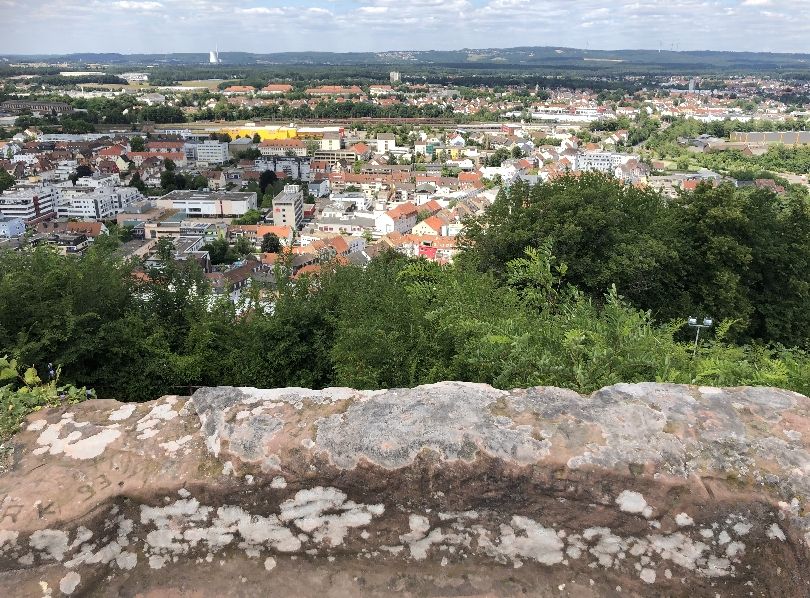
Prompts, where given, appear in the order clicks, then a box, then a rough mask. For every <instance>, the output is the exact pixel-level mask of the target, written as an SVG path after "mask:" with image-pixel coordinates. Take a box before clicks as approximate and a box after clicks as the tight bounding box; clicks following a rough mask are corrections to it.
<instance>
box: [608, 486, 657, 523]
mask: <svg viewBox="0 0 810 598" xmlns="http://www.w3.org/2000/svg"><path fill="white" fill-rule="evenodd" d="M616 504H617V505H619V509H620V510H621V511H624V512H625V513H638V514H639V515H643V516H644V517H647V518H649V517H651V516H652V507H650V506H649V505H648V504H647V501H646V500H644V496H643V495H642V494H641V493H640V492H634V491H632V490H622V492H621V494H619V496H617V497H616Z"/></svg>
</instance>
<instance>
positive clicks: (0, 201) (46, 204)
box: [0, 186, 61, 224]
mask: <svg viewBox="0 0 810 598" xmlns="http://www.w3.org/2000/svg"><path fill="white" fill-rule="evenodd" d="M60 199H61V193H60V190H59V188H58V187H45V186H43V187H18V188H16V189H14V190H11V191H6V192H5V193H3V194H0V215H2V216H10V217H14V218H21V219H22V220H23V221H24V222H25V223H26V224H33V223H37V222H41V221H42V220H47V219H49V218H52V217H53V216H54V215H55V214H56V206H57V205H58V203H59V200H60Z"/></svg>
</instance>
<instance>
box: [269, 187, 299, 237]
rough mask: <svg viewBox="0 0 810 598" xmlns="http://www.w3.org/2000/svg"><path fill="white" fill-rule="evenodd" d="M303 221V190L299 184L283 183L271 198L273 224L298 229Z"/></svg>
mask: <svg viewBox="0 0 810 598" xmlns="http://www.w3.org/2000/svg"><path fill="white" fill-rule="evenodd" d="M303 222H304V192H303V191H302V189H301V186H300V185H285V186H284V190H283V191H282V192H281V193H279V194H278V195H276V196H275V197H274V198H273V224H274V225H276V226H291V227H293V228H294V229H296V230H297V229H298V228H299V227H300V226H301V224H302V223H303Z"/></svg>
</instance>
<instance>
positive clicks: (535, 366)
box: [0, 175, 810, 400]
mask: <svg viewBox="0 0 810 598" xmlns="http://www.w3.org/2000/svg"><path fill="white" fill-rule="evenodd" d="M510 212H511V214H510ZM690 212H692V213H694V215H693V216H690V214H689V213H690ZM808 222H809V221H808V213H807V206H806V203H805V202H804V200H802V199H801V198H788V199H785V200H780V201H777V200H776V199H775V197H774V196H773V195H772V194H770V193H766V192H749V191H746V192H742V191H738V190H734V189H727V188H723V187H721V188H719V189H710V188H700V189H698V191H697V192H695V193H694V194H686V195H685V196H683V197H682V198H680V199H679V200H678V201H675V202H672V203H666V202H664V201H663V200H661V199H660V197H659V196H657V195H655V194H652V193H650V192H647V191H641V190H637V189H635V188H633V187H625V186H622V185H620V184H617V183H615V182H613V181H611V180H609V179H605V178H603V177H599V176H596V175H593V176H583V177H579V178H570V179H563V180H560V181H557V182H555V183H552V184H549V185H543V186H540V187H535V188H528V187H525V186H523V185H520V184H518V185H515V186H513V187H512V189H511V190H510V192H509V193H504V194H502V195H501V196H500V198H499V199H498V200H497V202H496V203H495V205H494V206H493V207H492V208H491V210H490V211H489V213H488V214H487V216H485V217H484V218H482V219H479V220H478V221H476V222H475V223H473V224H472V227H471V230H470V234H469V235H468V237H467V239H466V242H467V243H468V244H469V249H467V251H466V253H465V255H464V256H463V257H462V259H460V260H458V262H457V264H456V265H455V266H439V265H436V264H434V263H430V262H426V261H423V260H413V259H407V258H405V257H403V256H401V255H399V254H396V253H384V254H382V255H380V256H379V257H377V258H376V259H374V260H373V261H372V263H371V264H370V265H369V266H368V267H366V268H360V267H355V266H333V265H329V264H326V265H325V266H324V268H323V270H322V273H321V275H320V277H318V278H311V277H307V276H303V277H299V278H297V279H294V278H291V277H289V276H287V275H285V270H284V268H283V267H279V268H278V270H277V272H276V285H275V286H274V288H273V289H263V288H260V287H258V286H254V287H253V288H251V289H249V290H248V291H247V293H246V294H245V296H244V303H243V304H242V305H239V306H235V305H233V304H232V303H231V302H230V301H229V300H227V299H222V300H216V299H214V298H213V297H212V296H211V295H210V294H209V292H208V290H207V285H206V283H205V278H204V276H203V275H202V272H201V271H200V270H199V269H198V268H197V267H196V265H195V264H193V263H190V262H189V263H184V262H173V261H171V260H170V259H167V262H166V266H165V267H164V268H163V269H160V270H151V271H149V272H148V275H149V276H148V278H144V277H141V276H138V277H136V276H133V275H132V274H133V270H134V268H135V264H133V263H127V262H123V261H121V260H120V259H119V258H117V257H116V256H115V240H114V239H102V240H101V241H97V242H96V245H95V246H94V247H93V248H92V249H91V250H90V251H89V252H88V253H87V254H86V255H85V256H83V257H82V258H74V257H65V256H60V255H58V254H56V253H54V252H52V251H49V250H48V249H44V248H37V249H35V250H31V251H24V252H14V253H12V252H5V253H2V254H0V355H2V354H4V353H7V354H9V355H11V356H13V358H15V359H16V360H17V363H20V364H25V365H26V367H27V366H31V365H33V366H35V367H38V368H45V367H46V366H47V364H49V363H54V364H60V365H61V367H62V375H63V378H64V379H65V380H67V381H70V382H72V383H73V384H75V385H77V386H86V387H89V388H94V389H96V391H97V392H98V394H99V395H100V396H103V397H110V398H118V399H126V400H148V399H153V398H155V397H157V396H159V395H160V394H162V393H177V392H186V391H187V390H188V389H189V387H194V386H199V385H252V386H259V387H279V386H304V387H316V388H319V387H325V386H330V385H345V386H351V387H359V388H381V387H400V386H412V385H416V384H421V383H429V382H435V381H439V380H446V379H457V380H468V381H476V382H486V383H489V384H493V385H495V386H499V387H502V388H509V387H522V386H529V385H543V384H545V385H559V386H565V387H570V388H574V389H577V390H580V391H583V392H588V391H592V390H594V389H596V388H599V387H601V386H603V385H607V384H612V383H615V382H619V381H644V380H654V381H673V382H683V383H699V384H708V385H712V384H715V385H735V384H763V385H775V386H781V387H786V388H792V389H795V390H797V391H800V392H805V393H807V392H810V359H808V357H807V356H806V355H805V353H804V352H803V351H802V350H801V349H792V350H788V349H785V348H783V347H782V345H775V344H768V343H769V342H771V341H781V342H782V343H783V344H784V345H786V346H793V345H800V346H801V345H804V344H805V340H806V338H807V336H806V331H807V327H808V321H807V320H808V315H807V313H806V311H807V310H806V306H807V305H808V297H807V293H808V292H809V291H808V286H810V285H808V281H807V276H808V274H807V273H808V267H807V266H808V263H807V252H808V247H810V244H808V238H807V235H808V234H810V227H808ZM220 245H222V244H221V243H220ZM223 248H224V247H220V248H219V249H223ZM239 250H240V248H237V249H236V251H239ZM227 251H228V250H227V249H226V250H225V253H226V254H227ZM169 255H170V252H169V251H167V252H165V255H164V257H165V258H168V257H169ZM228 257H229V256H227V255H226V256H224V258H225V261H227V259H228ZM282 261H283V260H282ZM614 283H615V286H614ZM268 297H269V298H272V300H273V305H272V308H270V307H269V306H268V303H267V300H268ZM688 315H699V316H702V315H711V316H714V317H715V318H716V320H717V321H718V322H719V325H718V326H716V327H715V328H714V329H713V330H712V331H710V332H709V333H708V334H707V335H706V336H705V337H704V339H703V340H702V341H701V345H700V347H699V348H698V349H697V351H695V348H694V346H693V342H692V337H690V336H689V333H688V329H686V326H685V318H686V316H688Z"/></svg>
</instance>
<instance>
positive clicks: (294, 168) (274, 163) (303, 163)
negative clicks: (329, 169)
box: [253, 156, 311, 181]
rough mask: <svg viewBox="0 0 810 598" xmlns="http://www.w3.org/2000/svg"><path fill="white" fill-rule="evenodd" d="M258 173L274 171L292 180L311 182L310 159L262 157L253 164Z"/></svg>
mask: <svg viewBox="0 0 810 598" xmlns="http://www.w3.org/2000/svg"><path fill="white" fill-rule="evenodd" d="M253 165H254V167H255V168H256V170H258V171H264V170H272V171H274V172H283V173H284V174H286V175H287V176H288V177H289V178H291V179H296V180H299V181H309V180H310V179H311V160H310V158H300V157H297V156H268V157H262V158H259V159H258V160H256V161H255V162H254V163H253Z"/></svg>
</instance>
